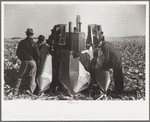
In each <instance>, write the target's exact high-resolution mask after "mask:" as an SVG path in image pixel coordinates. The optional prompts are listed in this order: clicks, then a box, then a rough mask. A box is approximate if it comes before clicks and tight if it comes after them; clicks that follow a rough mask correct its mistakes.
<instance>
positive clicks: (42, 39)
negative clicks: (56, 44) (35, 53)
mask: <svg viewBox="0 0 150 122" xmlns="http://www.w3.org/2000/svg"><path fill="white" fill-rule="evenodd" d="M44 39H45V36H43V35H39V37H38V41H37V42H36V43H37V46H38V47H40V45H41V44H42V43H43V42H44Z"/></svg>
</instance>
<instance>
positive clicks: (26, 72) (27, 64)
mask: <svg viewBox="0 0 150 122" xmlns="http://www.w3.org/2000/svg"><path fill="white" fill-rule="evenodd" d="M26 35H27V37H26V38H25V39H24V40H22V41H20V42H19V44H18V48H17V51H16V55H17V56H18V58H19V59H20V60H21V66H20V70H19V74H18V80H17V82H16V84H15V88H14V91H13V94H14V95H15V96H16V95H18V91H19V88H20V85H21V81H22V80H23V79H27V84H26V88H25V90H24V91H25V93H27V94H30V95H31V94H32V93H33V92H34V90H35V88H36V82H35V77H36V69H37V66H36V62H37V63H38V62H39V58H40V54H39V50H38V47H37V44H36V43H35V42H34V41H33V29H31V28H28V29H27V31H26Z"/></svg>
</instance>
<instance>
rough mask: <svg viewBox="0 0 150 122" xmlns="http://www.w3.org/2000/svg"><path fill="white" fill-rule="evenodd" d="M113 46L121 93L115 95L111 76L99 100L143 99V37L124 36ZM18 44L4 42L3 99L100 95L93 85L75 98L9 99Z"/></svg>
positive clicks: (14, 76)
mask: <svg viewBox="0 0 150 122" xmlns="http://www.w3.org/2000/svg"><path fill="white" fill-rule="evenodd" d="M110 41H112V43H114V45H115V47H116V48H117V50H118V51H119V52H121V54H122V56H123V62H122V65H123V74H124V81H125V83H124V86H125V87H124V91H123V93H122V94H120V95H118V94H117V93H116V92H115V89H114V82H113V78H112V71H110V73H111V80H112V81H111V84H110V85H109V88H108V94H107V96H106V97H102V98H100V99H99V100H145V37H132V38H131V37H125V38H114V39H111V40H110ZM17 44H18V41H13V40H12V41H5V44H4V81H5V82H4V83H5V85H4V99H5V100H13V99H28V100H96V99H97V98H99V97H100V96H102V94H101V92H100V91H99V87H98V86H97V84H93V85H92V87H91V88H88V89H86V90H84V91H82V92H80V93H78V94H76V95H75V96H70V95H69V94H68V93H66V92H60V93H56V94H52V93H51V92H48V93H45V94H43V95H42V96H29V95H25V94H23V93H22V94H20V95H19V96H17V97H13V96H12V92H11V91H12V88H13V84H14V82H15V81H16V78H17V77H16V74H17V72H18V69H19V66H20V61H19V60H18V58H17V57H16V55H15V52H16V48H17Z"/></svg>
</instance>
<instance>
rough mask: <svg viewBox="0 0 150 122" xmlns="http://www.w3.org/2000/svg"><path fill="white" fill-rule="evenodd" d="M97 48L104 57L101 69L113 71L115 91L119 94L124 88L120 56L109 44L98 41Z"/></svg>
mask: <svg viewBox="0 0 150 122" xmlns="http://www.w3.org/2000/svg"><path fill="white" fill-rule="evenodd" d="M99 46H100V48H101V50H102V52H103V55H104V63H103V65H102V67H101V69H102V70H108V69H111V68H112V69H113V78H114V83H115V89H116V91H117V92H118V93H121V92H122V90H123V88H124V81H123V73H122V56H121V54H120V53H119V52H118V51H117V50H116V49H115V47H114V46H113V45H112V44H111V43H110V42H107V41H100V43H99Z"/></svg>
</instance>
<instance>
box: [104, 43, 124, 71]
mask: <svg viewBox="0 0 150 122" xmlns="http://www.w3.org/2000/svg"><path fill="white" fill-rule="evenodd" d="M101 50H102V52H103V55H104V57H105V58H104V63H103V66H102V69H107V68H119V67H122V65H121V63H122V59H121V54H120V53H119V52H118V51H117V50H116V49H115V47H114V46H113V45H112V44H111V43H110V42H106V41H104V42H103V43H102V45H101Z"/></svg>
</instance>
